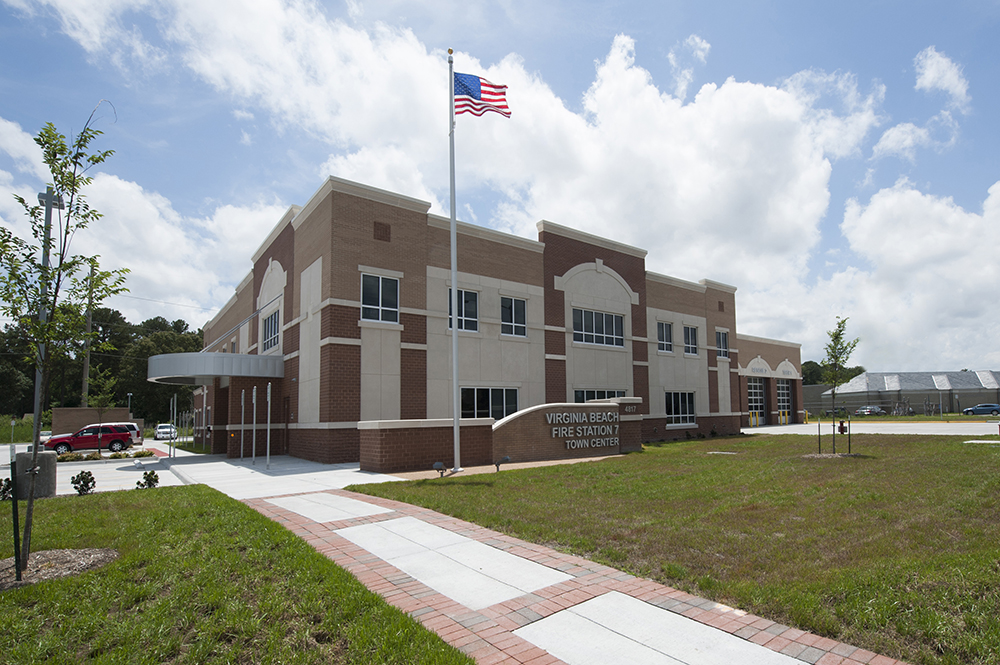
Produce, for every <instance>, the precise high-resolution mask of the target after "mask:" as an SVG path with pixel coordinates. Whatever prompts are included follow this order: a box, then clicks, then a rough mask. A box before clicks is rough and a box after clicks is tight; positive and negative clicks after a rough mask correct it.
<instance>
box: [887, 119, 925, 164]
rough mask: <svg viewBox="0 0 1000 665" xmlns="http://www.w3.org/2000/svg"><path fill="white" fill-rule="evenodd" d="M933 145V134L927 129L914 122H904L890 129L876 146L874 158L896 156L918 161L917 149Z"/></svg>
mask: <svg viewBox="0 0 1000 665" xmlns="http://www.w3.org/2000/svg"><path fill="white" fill-rule="evenodd" d="M930 144H931V133H930V132H929V131H928V130H927V128H926V127H917V126H916V125H914V124H913V123H912V122H903V123H900V124H898V125H896V126H894V127H890V128H889V129H887V130H885V133H884V134H882V138H880V139H879V140H878V143H876V144H875V148H874V149H873V150H872V156H873V157H874V158H876V159H878V158H880V157H886V156H889V155H895V156H897V157H903V158H905V159H908V160H909V161H911V162H912V161H914V160H915V159H916V149H917V148H921V147H925V146H929V145H930Z"/></svg>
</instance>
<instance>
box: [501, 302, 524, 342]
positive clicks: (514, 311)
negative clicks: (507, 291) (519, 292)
mask: <svg viewBox="0 0 1000 665" xmlns="http://www.w3.org/2000/svg"><path fill="white" fill-rule="evenodd" d="M526 304H527V303H525V301H524V300H521V299H520V298H507V297H501V298H500V334H501V335H517V336H518V337H527V336H528V325H527V316H526V314H525V306H526Z"/></svg>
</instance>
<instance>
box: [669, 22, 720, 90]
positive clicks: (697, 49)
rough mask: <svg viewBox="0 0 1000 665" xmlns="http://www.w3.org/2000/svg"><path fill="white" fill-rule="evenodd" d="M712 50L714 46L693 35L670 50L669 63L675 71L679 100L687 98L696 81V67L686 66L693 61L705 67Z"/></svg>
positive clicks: (675, 83)
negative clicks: (690, 87) (690, 86)
mask: <svg viewBox="0 0 1000 665" xmlns="http://www.w3.org/2000/svg"><path fill="white" fill-rule="evenodd" d="M711 48H712V45H711V44H709V43H708V42H707V41H705V40H704V39H702V38H701V37H699V36H698V35H691V36H689V37H688V38H687V39H685V40H684V42H683V43H681V44H679V45H678V46H675V47H674V48H672V49H670V53H668V54H667V61H668V62H669V63H670V68H671V70H672V71H673V75H674V96H675V97H677V99H685V98H687V89H688V86H689V85H691V83H692V82H693V81H694V67H685V66H684V64H686V63H688V62H690V61H691V60H692V59H693V60H697V61H698V62H700V63H701V64H703V65H704V64H705V62H706V61H707V58H708V52H709V51H710V50H711Z"/></svg>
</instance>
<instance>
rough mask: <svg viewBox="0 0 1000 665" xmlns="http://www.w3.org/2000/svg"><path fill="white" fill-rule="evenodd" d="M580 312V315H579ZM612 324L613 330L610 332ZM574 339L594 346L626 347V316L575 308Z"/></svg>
mask: <svg viewBox="0 0 1000 665" xmlns="http://www.w3.org/2000/svg"><path fill="white" fill-rule="evenodd" d="M577 312H579V313H580V314H579V316H578V315H577ZM609 324H610V328H611V332H610V333H608V332H607V330H608V327H609ZM573 341H574V342H579V343H581V344H593V345H594V346H611V347H617V348H625V317H624V316H622V315H621V314H614V313H612V312H598V311H596V310H591V309H583V308H582V307H574V308H573Z"/></svg>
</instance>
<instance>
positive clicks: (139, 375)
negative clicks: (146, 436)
mask: <svg viewBox="0 0 1000 665" xmlns="http://www.w3.org/2000/svg"><path fill="white" fill-rule="evenodd" d="M157 318H159V317H157ZM175 323H176V322H175ZM143 325H145V322H144V323H143V324H142V325H140V326H139V328H140V329H142V327H143ZM185 327H186V326H185ZM201 348H202V333H201V331H200V330H199V331H197V332H184V333H177V332H174V330H173V327H172V326H168V329H167V330H159V331H157V332H154V333H152V334H146V335H144V334H141V333H140V336H139V337H138V338H137V339H136V340H135V341H134V342H133V343H132V344H131V345H130V346H129V347H128V348H127V349H125V353H124V354H123V356H122V360H121V365H120V371H119V373H118V376H119V382H118V385H119V386H120V388H119V391H126V392H130V393H132V412H133V413H134V414H135V416H136V417H138V418H144V419H145V420H146V422H147V423H155V422H163V421H166V420H168V419H169V417H170V412H169V408H168V404H169V402H170V398H171V397H173V396H174V393H177V395H178V398H179V400H178V403H179V405H178V409H179V410H180V411H184V410H188V409H190V408H191V394H192V392H193V391H194V388H193V387H189V386H167V385H162V384H158V383H150V382H149V381H147V380H146V370H147V367H148V365H149V358H150V356H156V355H160V354H164V353H187V352H196V351H200V350H201Z"/></svg>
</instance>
